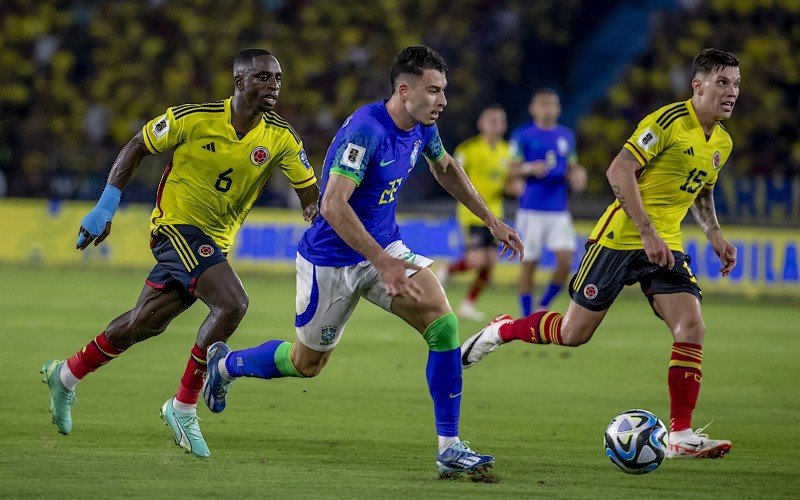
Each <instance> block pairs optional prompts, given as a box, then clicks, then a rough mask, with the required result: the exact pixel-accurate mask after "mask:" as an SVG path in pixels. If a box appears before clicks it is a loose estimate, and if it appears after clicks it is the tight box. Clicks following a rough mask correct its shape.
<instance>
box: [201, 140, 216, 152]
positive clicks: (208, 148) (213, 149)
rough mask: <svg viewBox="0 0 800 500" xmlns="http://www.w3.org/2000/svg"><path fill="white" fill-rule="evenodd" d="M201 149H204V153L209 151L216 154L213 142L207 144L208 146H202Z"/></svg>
mask: <svg viewBox="0 0 800 500" xmlns="http://www.w3.org/2000/svg"><path fill="white" fill-rule="evenodd" d="M203 149H205V150H206V151H211V152H212V153H216V152H217V148H215V147H214V142H213V141H212V142H209V143H208V144H206V145H205V146H203Z"/></svg>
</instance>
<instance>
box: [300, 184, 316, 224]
mask: <svg viewBox="0 0 800 500" xmlns="http://www.w3.org/2000/svg"><path fill="white" fill-rule="evenodd" d="M294 192H295V193H297V198H298V199H299V200H300V206H301V207H303V220H304V221H306V222H314V219H316V218H317V215H319V204H318V201H319V186H317V184H316V183H314V184H312V185H310V186H306V187H304V188H300V189H295V190H294Z"/></svg>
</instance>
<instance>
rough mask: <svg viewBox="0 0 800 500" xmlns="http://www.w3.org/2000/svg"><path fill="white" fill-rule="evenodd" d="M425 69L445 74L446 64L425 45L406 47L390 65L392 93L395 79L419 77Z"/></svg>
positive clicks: (436, 53)
mask: <svg viewBox="0 0 800 500" xmlns="http://www.w3.org/2000/svg"><path fill="white" fill-rule="evenodd" d="M426 69H435V70H436V71H441V72H442V73H444V74H447V64H446V63H445V62H444V58H442V56H440V55H439V53H438V52H436V51H435V50H433V49H432V48H430V47H427V46H425V45H413V46H411V47H406V48H405V49H403V51H402V52H400V53H399V54H397V57H396V58H395V59H394V62H393V63H392V70H391V73H390V77H391V82H392V91H393V92H394V89H395V84H396V83H397V78H398V77H399V76H400V75H402V74H411V75H416V76H421V75H422V73H424V72H425V70H426Z"/></svg>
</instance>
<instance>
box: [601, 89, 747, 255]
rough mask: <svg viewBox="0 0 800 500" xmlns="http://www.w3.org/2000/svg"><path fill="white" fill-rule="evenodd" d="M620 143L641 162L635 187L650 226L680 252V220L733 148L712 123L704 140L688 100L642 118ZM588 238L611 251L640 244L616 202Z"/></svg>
mask: <svg viewBox="0 0 800 500" xmlns="http://www.w3.org/2000/svg"><path fill="white" fill-rule="evenodd" d="M623 147H624V148H625V149H627V150H628V151H630V153H631V154H632V155H633V156H634V158H636V161H638V162H639V164H640V165H641V166H642V168H641V169H640V170H639V171H638V172H637V179H638V183H639V191H640V192H641V195H642V202H644V208H645V211H646V212H647V215H648V216H649V217H650V219H651V220H652V221H653V227H654V228H655V230H656V232H657V233H658V234H659V235H660V236H661V237H662V238H663V239H664V241H665V242H666V243H667V245H668V246H669V248H670V249H671V250H676V251H679V252H683V240H682V238H681V221H682V220H683V219H684V217H686V213H687V212H688V211H689V208H690V207H691V206H692V204H693V203H694V200H695V198H697V195H698V194H699V193H700V191H701V190H702V189H704V188H706V187H709V186H713V185H714V184H715V183H716V182H717V176H718V175H719V171H720V169H722V166H723V165H725V162H726V161H728V157H729V156H730V154H731V150H732V148H733V142H732V141H731V136H730V135H729V134H728V131H727V130H725V128H723V127H722V125H720V124H719V123H717V125H716V126H715V127H714V131H713V132H712V133H711V136H710V137H708V138H706V136H705V133H704V132H703V128H702V127H701V126H700V122H699V121H698V119H697V115H696V114H695V111H694V106H692V101H691V99H689V100H688V101H684V102H677V103H672V104H670V105H668V106H664V107H663V108H660V109H659V110H657V111H655V112H654V113H651V114H650V115H648V116H646V117H645V118H644V119H643V120H642V121H641V122H639V126H638V127H637V128H636V131H635V132H634V133H633V135H632V136H631V138H630V139H628V141H627V142H626V143H625V145H624V146H623ZM589 241H590V242H595V241H597V242H599V243H600V244H601V245H602V246H604V247H608V248H613V249H615V250H633V249H640V248H643V245H642V238H641V235H640V234H639V231H638V230H637V229H636V226H634V225H633V222H632V221H631V219H630V218H629V217H628V215H627V214H626V213H625V212H624V211H623V210H622V207H621V206H620V205H619V200H615V201H614V203H612V204H611V205H609V206H608V208H607V209H606V211H605V213H604V214H603V216H602V217H601V218H600V220H599V221H598V222H597V225H595V227H594V229H593V230H592V233H591V235H590V236H589Z"/></svg>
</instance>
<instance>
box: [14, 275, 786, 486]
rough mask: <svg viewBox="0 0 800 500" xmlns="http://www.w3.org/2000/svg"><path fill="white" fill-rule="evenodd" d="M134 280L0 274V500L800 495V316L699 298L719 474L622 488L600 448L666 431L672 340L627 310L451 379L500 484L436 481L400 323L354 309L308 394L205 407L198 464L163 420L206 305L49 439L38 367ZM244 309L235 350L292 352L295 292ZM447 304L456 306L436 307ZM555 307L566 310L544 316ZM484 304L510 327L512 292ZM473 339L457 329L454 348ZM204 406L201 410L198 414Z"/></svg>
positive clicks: (272, 294) (251, 385)
mask: <svg viewBox="0 0 800 500" xmlns="http://www.w3.org/2000/svg"><path fill="white" fill-rule="evenodd" d="M145 275H146V271H142V270H137V271H107V270H96V269H95V270H91V269H80V268H71V269H67V270H58V269H32V268H12V267H0V276H2V287H1V288H0V352H2V354H3V356H2V362H1V363H0V366H2V373H3V377H2V382H3V395H2V404H0V416H1V417H2V419H1V420H0V423H1V424H2V429H1V430H0V496H2V497H31V496H53V495H59V496H63V497H68V498H70V497H86V496H88V495H93V496H96V497H100V498H106V497H149V498H167V497H170V498H171V497H175V498H181V497H198V496H200V497H230V498H233V497H269V498H278V497H280V498H316V497H323V498H329V497H347V498H354V497H355V498H387V497H389V498H394V497H405V498H458V497H461V496H463V495H468V496H485V497H514V496H516V497H531V496H547V497H553V498H601V497H606V498H623V497H626V498H645V497H646V498H668V497H671V498H676V497H679V498H695V497H705V498H712V497H713V498H720V497H731V496H737V497H739V498H757V497H762V498H779V497H785V498H789V497H795V498H796V495H797V486H798V484H800V474H799V473H798V465H800V450H799V449H798V447H799V445H800V430H799V429H798V416H800V397H798V395H799V394H800V393H799V392H798V385H799V384H800V362H798V354H800V335H798V333H799V332H798V325H799V324H800V308H798V306H797V303H782V302H781V301H780V300H774V299H773V300H762V301H759V302H746V301H744V300H732V299H721V298H719V297H717V298H715V297H707V299H706V302H705V304H704V317H705V321H706V324H707V327H708V333H707V336H706V342H705V353H704V359H703V375H704V379H703V388H702V391H701V393H700V401H699V405H698V409H697V411H696V412H695V420H694V424H695V426H697V427H699V426H702V425H703V424H705V423H707V422H708V421H710V420H712V419H713V420H714V424H713V425H712V426H711V427H710V428H709V433H710V434H711V435H712V437H714V436H718V437H721V438H728V439H731V440H732V441H733V450H732V452H731V454H730V455H728V456H727V457H725V458H723V459H721V460H683V461H667V462H665V463H664V464H663V465H662V466H661V468H660V469H659V470H657V471H656V472H654V473H652V474H648V475H646V476H629V475H626V474H623V473H622V472H620V471H618V470H617V469H616V468H615V467H614V466H613V465H612V464H611V463H610V462H609V460H608V459H607V458H606V457H605V455H604V453H603V449H602V445H601V443H602V435H603V431H604V429H605V426H606V425H607V424H608V422H609V421H610V420H611V419H612V417H614V415H616V414H617V413H619V412H621V411H624V410H627V409H629V408H645V409H649V410H651V411H653V412H655V413H656V414H657V415H659V416H660V417H661V418H662V419H664V420H666V419H667V418H668V401H667V388H666V369H667V362H668V358H669V353H670V345H671V337H670V335H669V333H668V332H667V330H666V328H665V327H664V326H663V325H662V324H661V323H660V322H659V321H658V320H657V319H656V318H655V317H654V316H653V315H652V314H651V312H650V310H649V307H648V305H647V302H646V300H645V299H644V298H643V297H641V296H640V295H639V294H638V291H637V292H636V293H626V294H623V296H622V297H621V298H620V300H619V301H618V302H617V303H616V304H615V305H614V307H613V308H612V310H611V312H610V313H609V315H608V316H607V318H606V322H605V323H604V324H603V325H602V326H601V328H600V330H599V331H598V332H597V333H596V335H595V338H594V339H593V340H592V342H590V343H589V344H587V345H585V346H583V347H580V348H578V349H567V348H559V347H552V346H547V347H532V346H529V345H525V344H522V343H515V344H511V345H508V346H504V347H503V348H502V349H500V350H499V351H497V352H496V353H494V354H493V355H492V356H491V357H490V358H489V359H487V360H486V362H484V363H483V364H481V365H480V366H477V367H475V368H474V369H471V370H467V371H466V372H465V373H464V398H463V407H462V420H461V437H462V439H463V438H465V439H467V440H469V441H471V443H472V445H473V447H474V448H475V449H477V450H478V451H480V452H483V453H492V454H494V455H495V456H496V457H497V463H496V465H495V473H496V475H497V477H498V479H499V482H498V483H496V484H478V483H472V482H469V481H467V480H458V481H442V480H439V479H438V477H437V474H436V472H435V465H434V459H435V432H434V428H433V411H432V406H431V401H430V397H429V396H428V393H427V387H426V384H425V375H424V366H425V359H426V348H425V344H424V342H423V341H422V340H421V339H419V338H417V337H418V335H417V334H416V333H415V332H413V331H412V330H411V329H410V328H409V327H407V326H406V325H405V324H404V323H403V322H402V321H400V320H399V319H397V318H395V317H393V316H391V315H389V314H387V313H385V312H383V311H382V310H380V309H378V308H376V307H375V306H373V305H372V304H369V303H368V302H366V301H362V303H361V304H359V307H358V309H357V310H356V312H355V314H354V316H353V318H352V319H351V321H350V323H349V324H348V326H347V329H346V332H345V335H344V338H343V340H342V342H341V344H340V345H339V347H338V348H337V350H336V352H335V354H334V355H333V357H332V358H331V362H330V363H329V365H328V366H327V367H326V368H325V370H324V371H323V373H322V375H321V376H319V377H317V378H315V379H309V380H297V379H282V380H272V381H261V380H253V379H242V380H239V381H237V382H236V384H235V385H234V386H233V389H232V391H231V394H230V396H229V402H228V408H227V409H226V411H225V412H224V413H222V414H219V415H215V414H211V413H210V412H208V411H207V409H206V408H205V407H204V406H203V407H202V408H200V411H199V413H200V416H201V417H202V418H203V421H202V423H201V425H202V428H203V432H204V434H205V437H206V440H207V442H208V445H209V447H210V449H211V452H212V456H211V458H210V459H208V460H201V459H196V458H193V457H192V456H190V455H187V454H185V453H183V451H182V450H181V449H179V448H178V447H177V446H175V445H174V444H173V442H172V438H171V433H170V431H169V430H168V429H167V428H166V427H165V426H164V425H163V424H162V422H161V420H160V419H159V417H158V410H159V407H160V406H161V404H162V403H163V402H164V401H165V400H166V399H167V398H169V397H170V396H172V395H173V394H174V392H175V389H176V388H177V384H178V380H179V378H180V375H181V373H182V371H183V368H184V366H185V363H186V359H187V356H188V353H189V349H190V347H191V345H192V343H193V340H194V336H195V332H196V329H197V327H198V326H199V324H200V322H201V321H202V318H203V317H204V315H205V313H206V311H205V308H204V306H203V305H202V304H197V305H195V306H194V307H193V308H192V309H191V310H190V311H188V312H187V313H186V314H184V315H183V316H182V317H180V318H178V319H177V320H176V321H175V322H174V323H173V324H172V325H171V327H170V328H169V329H168V330H167V332H165V333H164V334H163V335H161V336H160V337H157V338H155V339H152V340H150V341H148V342H144V343H142V344H140V345H137V346H134V347H133V348H132V349H130V350H129V351H128V352H127V353H125V354H124V355H123V356H121V357H120V358H119V359H117V360H115V361H114V362H112V363H111V364H109V365H107V366H105V367H103V368H102V369H101V370H100V371H98V372H97V373H95V374H92V375H90V376H89V377H87V378H86V379H85V380H84V381H83V382H82V383H81V384H80V386H79V387H78V391H77V393H78V403H77V405H76V406H75V407H74V409H73V421H74V429H73V432H72V434H71V435H70V436H68V437H65V436H61V435H59V434H58V433H57V432H56V428H55V426H53V425H52V424H51V423H50V415H49V412H48V397H47V389H46V386H45V385H44V384H42V383H41V382H40V376H39V374H38V370H39V367H40V366H41V364H42V362H43V361H44V360H46V359H49V358H54V357H56V358H60V359H63V358H64V357H65V356H68V355H71V354H72V353H74V352H75V351H76V350H77V349H78V348H80V347H81V346H83V345H84V344H85V343H86V342H87V341H88V340H89V339H91V338H92V337H93V336H95V335H96V334H97V333H98V332H99V331H101V330H102V329H103V328H104V326H105V325H106V323H107V322H108V321H109V320H111V319H112V318H114V317H115V316H116V315H117V314H119V313H121V312H123V311H125V310H127V309H128V308H130V306H131V305H132V304H133V302H134V300H135V298H136V296H137V294H138V292H139V290H140V289H141V286H142V283H143V279H144V277H145ZM243 281H244V283H245V286H246V288H247V289H248V291H249V294H250V299H251V300H250V304H251V305H250V310H249V312H248V315H247V317H246V318H245V320H244V322H243V323H242V325H241V326H240V328H239V330H238V331H237V332H236V334H235V335H234V337H233V338H232V339H231V342H230V344H231V346H232V347H233V348H242V347H246V346H251V345H255V344H258V343H261V342H263V341H265V340H267V339H272V338H280V339H293V337H294V328H293V326H292V325H293V314H294V276H293V275H292V274H280V273H274V274H248V275H245V276H243ZM448 293H449V294H450V297H451V300H452V302H453V303H454V304H455V303H457V301H458V300H459V299H460V298H461V297H462V295H463V293H464V288H463V286H461V285H454V286H453V287H452V288H451V289H450V290H448ZM565 304H566V302H565V299H564V298H563V297H562V298H560V300H559V302H558V307H560V308H563V307H564V305H565ZM479 305H480V306H481V307H482V308H483V309H484V310H486V311H487V312H491V313H499V312H503V311H509V312H512V313H513V312H515V311H516V298H515V294H514V291H513V290H512V289H511V288H507V287H495V288H493V289H489V290H488V291H487V293H486V294H485V296H484V297H483V298H482V299H481V301H480V303H479ZM479 327H480V325H479V324H476V323H471V322H466V321H465V322H462V323H461V338H462V340H463V339H465V338H466V337H467V336H468V335H470V334H472V333H473V332H474V331H477V329H478V328H479ZM201 405H202V403H201Z"/></svg>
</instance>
